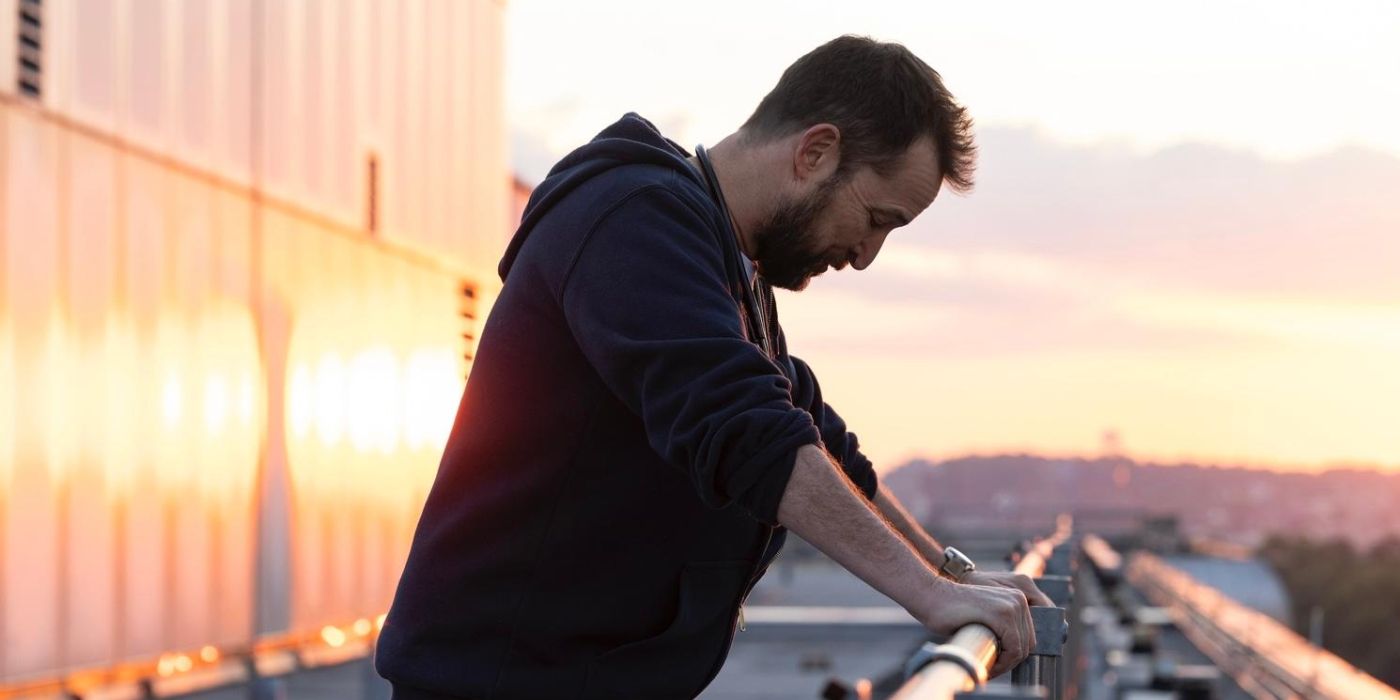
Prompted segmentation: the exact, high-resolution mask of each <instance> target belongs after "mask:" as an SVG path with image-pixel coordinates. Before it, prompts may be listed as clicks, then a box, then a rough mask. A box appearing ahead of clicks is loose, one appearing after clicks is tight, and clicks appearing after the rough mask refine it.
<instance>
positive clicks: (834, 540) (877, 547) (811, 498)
mask: <svg viewBox="0 0 1400 700" xmlns="http://www.w3.org/2000/svg"><path fill="white" fill-rule="evenodd" d="M778 520H779V521H780V522H781V523H782V524H783V525H785V526H786V527H787V528H788V529H789V530H792V531H793V532H795V533H797V535H798V536H800V537H801V538H802V539H804V540H807V541H808V542H810V543H811V544H812V545H813V546H815V547H816V548H817V549H819V550H821V551H822V552H823V553H825V554H826V555H827V556H829V557H831V558H832V559H834V560H836V562H837V563H839V564H841V565H842V566H844V567H846V569H848V570H849V571H850V572H851V573H854V574H855V575H857V576H859V577H860V578H861V579H862V580H864V581H865V582H866V583H868V584H870V585H871V586H872V587H874V588H875V589H876V590H878V591H880V592H881V593H884V594H885V595H887V596H889V597H890V598H891V599H892V600H894V601H895V602H896V603H899V604H900V605H901V606H903V607H904V608H905V609H906V610H909V611H910V613H911V614H913V615H914V616H915V617H916V618H920V617H921V616H922V615H924V614H926V612H927V607H928V605H929V601H930V595H931V594H932V593H933V591H934V590H935V589H937V588H938V587H939V586H940V585H941V584H945V583H946V582H945V581H943V580H942V579H940V578H939V577H938V574H937V572H936V571H934V570H933V569H932V568H930V566H929V564H928V562H927V561H926V558H925V557H924V556H922V555H921V554H920V553H919V552H917V551H915V549H914V548H913V547H912V546H911V545H910V543H909V542H908V541H906V540H905V538H904V537H902V536H901V535H900V534H899V533H898V532H896V531H895V530H894V529H893V528H892V527H891V525H890V524H889V523H888V522H886V520H885V519H884V518H883V517H882V516H881V515H880V513H879V512H877V511H876V509H875V508H874V507H873V506H872V505H871V503H870V502H869V501H868V500H866V499H865V497H864V496H862V495H861V494H860V492H859V491H858V490H857V489H856V487H855V486H854V485H853V484H852V483H851V482H850V480H849V479H848V478H846V475H845V473H843V472H842V471H841V469H840V468H839V467H838V466H836V464H835V463H833V462H832V460H831V458H830V457H829V456H827V454H826V452H825V451H824V450H822V449H821V448H819V447H816V446H813V445H808V446H806V447H802V448H800V449H799V450H798V452H797V463H796V464H795V465H794V466H793V471H792V477H791V478H790V479H789V481H788V485H787V489H786V490H785V491H784V492H783V499H782V501H781V502H780V503H779V506H778Z"/></svg>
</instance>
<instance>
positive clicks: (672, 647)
mask: <svg viewBox="0 0 1400 700" xmlns="http://www.w3.org/2000/svg"><path fill="white" fill-rule="evenodd" d="M752 573H753V562H749V561H717V562H690V563H688V564H686V565H685V567H684V568H683V569H682V570H681V580H680V591H679V602H678V604H677V606H676V617H675V618H674V619H672V620H671V624H670V625H668V626H667V627H666V629H665V630H663V631H662V632H661V633H660V634H658V635H656V636H654V637H648V638H646V639H641V640H638V641H635V642H628V643H627V644H623V645H622V646H619V647H617V648H614V649H610V650H608V651H606V652H604V653H603V654H602V655H601V656H599V657H598V658H596V659H594V660H593V663H591V664H589V666H588V680H587V681H586V682H585V684H584V691H583V694H582V697H583V698H623V697H625V698H693V697H695V696H696V695H698V694H699V693H700V691H701V690H702V689H703V688H704V686H705V685H706V684H708V683H709V681H710V679H711V678H712V677H713V676H714V673H713V672H714V671H716V670H717V669H718V667H719V665H720V664H721V663H722V662H723V658H724V656H725V655H727V654H728V653H729V644H730V642H731V640H732V636H733V633H734V621H735V615H736V612H737V610H738V606H739V597H740V596H741V595H743V593H744V589H745V587H746V585H747V584H748V581H749V576H750V575H752Z"/></svg>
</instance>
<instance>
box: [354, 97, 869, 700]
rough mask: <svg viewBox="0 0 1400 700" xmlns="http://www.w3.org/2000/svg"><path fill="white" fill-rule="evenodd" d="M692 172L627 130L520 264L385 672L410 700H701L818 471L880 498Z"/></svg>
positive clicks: (522, 244) (516, 256)
mask: <svg viewBox="0 0 1400 700" xmlns="http://www.w3.org/2000/svg"><path fill="white" fill-rule="evenodd" d="M687 155H688V154H687V153H686V152H685V150H684V149H682V148H681V147H679V146H677V145H676V144H675V143H673V142H671V141H669V140H667V139H666V138H664V137H663V136H662V135H661V134H660V133H658V132H657V130H656V129H655V127H653V126H652V125H651V124H650V123H649V122H647V121H646V120H644V119H642V118H641V117H638V116H636V115H635V114H628V115H627V116H625V117H623V118H622V120H620V121H619V122H617V123H616V124H614V125H612V126H610V127H608V128H607V129H606V130H605V131H603V132H602V133H601V134H599V135H598V136H597V138H595V139H594V140H593V141H592V142H590V143H589V144H587V145H585V146H583V147H582V148H580V149H578V150H576V151H574V152H573V153H572V154H570V155H569V156H567V157H566V158H564V160H562V161H560V163H559V164H558V165H556V166H555V167H554V169H553V170H552V171H551V172H550V174H549V177H548V178H547V179H546V180H545V181H544V182H543V183H541V184H540V186H539V187H538V188H537V189H536V190H535V192H534V195H533V196H532V197H531V198H530V203H529V206H528V207H527V209H526V213H525V217H524V220H523V221H522V223H521V226H520V229H519V231H518V232H517V233H516V234H515V238H514V239H513V240H512V242H511V244H510V247H509V248H508V250H507V251H506V254H505V257H504V259H503V260H502V261H501V264H500V273H501V277H502V279H503V280H504V282H505V286H504V288H503V289H502V292H501V295H500V297H499V298H498V299H497V301H496V304H495V307H494V308H493V309H492V311H491V314H490V317H489V320H488V321H487V323H486V327H485V329H484V330H483V333H482V337H481V343H480V346H479V348H478V352H477V356H476V359H475V364H474V366H473V368H472V374H471V379H470V381H469V382H468V384H467V388H466V392H465V394H464V396H463V399H462V403H461V406H460V408H459V410H458V414H457V419H456V422H455V424H454V425H453V429H452V434H451V437H450V438H449V440H448V443H447V449H446V451H445V453H444V455H443V458H442V463H441V465H440V466H439V468H438V474H437V480H436V481H435V483H434V484H433V488H432V491H431V493H430V494H429V495H428V500H427V503H426V505H425V506H424V509H423V514H422V517H421V519H420V520H419V523H418V529H417V532H416V534H415V536H414V539H413V546H412V549H411V551H410V553H409V557H408V562H407V564H406V566H405V569H404V572H403V576H402V578H401V579H400V581H399V587H398V592H397V594H396V596H395V598H394V604H393V607H392V609H391V610H390V612H389V616H388V619H387V621H386V623H385V626H384V630H383V632H382V635H381V637H380V641H379V647H378V650H377V653H376V659H375V663H376V666H377V668H378V670H379V672H380V673H381V674H382V675H383V676H384V677H385V678H387V679H389V680H390V681H391V682H392V683H393V684H394V696H395V698H399V699H400V700H412V699H415V698H493V699H502V700H503V699H506V698H565V697H567V698H689V697H694V696H695V695H697V694H698V693H699V692H700V691H701V689H703V688H704V687H705V686H706V685H707V684H708V683H709V682H710V680H711V679H712V678H714V676H715V674H716V673H718V671H719V667H720V665H721V664H722V663H723V662H724V658H725V656H726V655H727V654H728V651H729V645H730V643H731V642H732V639H733V635H734V625H735V619H736V616H737V614H738V610H739V607H740V606H741V605H742V603H743V598H744V597H745V596H746V595H747V594H748V591H749V589H750V587H751V586H752V585H753V583H754V582H756V581H757V580H758V577H760V576H761V575H762V574H763V571H764V569H765V568H766V567H767V565H768V563H769V561H771V560H772V558H773V556H775V555H776V554H777V551H778V549H779V548H780V547H781V545H782V541H783V536H784V531H783V530H782V528H780V527H776V520H777V510H778V502H779V501H780V500H781V498H782V494H783V490H784V488H785V487H786V485H787V481H788V477H789V476H790V475H791V473H792V468H793V460H794V455H795V453H796V450H797V449H798V448H799V447H801V446H803V445H810V444H822V445H824V446H825V447H826V448H827V449H828V450H829V451H830V452H831V453H832V455H834V456H835V457H836V458H837V460H838V461H840V462H841V464H842V466H843V468H844V469H845V470H846V472H847V473H848V474H849V475H850V476H851V478H852V480H853V481H854V482H855V483H856V484H857V485H858V486H859V487H860V488H861V489H862V490H863V491H864V492H865V493H866V494H867V495H870V496H873V494H874V490H875V488H876V482H875V475H874V473H873V472H872V471H871V468H870V462H869V460H867V459H866V458H865V457H863V456H862V455H861V454H860V452H859V450H858V447H857V443H856V439H855V436H854V435H851V434H849V433H847V431H846V426H845V424H844V423H843V422H842V421H841V419H840V418H839V417H838V416H837V415H836V413H835V412H833V411H832V410H831V408H830V407H828V406H827V405H826V404H825V403H823V402H822V399H821V391H820V389H819V388H818V386H817V382H816V380H815V378H814V377H813V376H812V372H811V370H810V369H808V367H807V366H806V365H805V364H803V363H802V362H801V361H800V360H798V359H797V358H794V357H791V356H790V355H788V353H787V349H786V347H785V345H786V344H785V342H784V340H783V338H782V336H781V333H780V332H779V333H778V334H777V336H776V337H777V339H778V342H777V344H776V348H775V354H776V355H777V357H775V358H771V359H770V358H769V357H768V356H767V355H766V354H765V352H764V351H763V349H762V348H761V347H759V346H757V345H756V344H755V343H753V342H751V341H750V339H749V337H748V334H747V333H746V330H745V328H746V326H745V324H744V315H743V311H742V309H743V308H745V307H744V304H743V301H744V299H745V296H744V295H745V294H748V293H749V292H748V289H749V287H748V284H747V282H746V279H745V272H744V268H743V265H742V258H741V257H739V256H740V252H739V248H738V245H737V241H736V239H735V236H734V234H733V231H732V229H731V228H730V226H729V222H728V221H727V220H726V219H725V217H724V216H723V215H722V213H721V210H720V208H719V206H718V205H717V204H716V202H715V201H714V200H713V199H712V197H711V196H710V194H709V191H708V189H707V188H706V185H705V182H704V180H703V179H702V177H701V175H700V173H698V172H697V171H696V170H695V169H694V168H692V167H691V166H690V164H689V163H688V162H686V160H685V158H686V157H687Z"/></svg>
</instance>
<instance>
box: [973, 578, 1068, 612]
mask: <svg viewBox="0 0 1400 700" xmlns="http://www.w3.org/2000/svg"><path fill="white" fill-rule="evenodd" d="M962 582H963V583H965V584H969V585H973V586H1001V587H1003V588H1014V589H1016V590H1018V591H1020V592H1021V593H1022V594H1024V595H1025V596H1026V600H1027V601H1028V602H1029V603H1030V604H1031V605H1034V606H1036V607H1045V608H1053V607H1055V603H1054V602H1053V601H1051V600H1050V597H1049V596H1047V595H1045V594H1044V593H1043V592H1041V590H1040V589H1039V588H1037V587H1036V585H1035V581H1034V580H1033V579H1032V578H1031V577H1029V576H1027V575H1025V574H1017V573H1012V572H1010V571H973V572H971V573H969V574H968V575H967V576H966V577H965V578H964V579H963V580H962Z"/></svg>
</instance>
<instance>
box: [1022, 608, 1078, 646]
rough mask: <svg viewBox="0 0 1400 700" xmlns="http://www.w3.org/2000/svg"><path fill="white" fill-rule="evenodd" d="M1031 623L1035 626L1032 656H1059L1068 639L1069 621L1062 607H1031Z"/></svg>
mask: <svg viewBox="0 0 1400 700" xmlns="http://www.w3.org/2000/svg"><path fill="white" fill-rule="evenodd" d="M1031 624H1032V625H1034V626H1035V648H1034V649H1032V650H1031V655H1032V656H1059V655H1060V653H1061V652H1062V651H1064V648H1065V642H1067V641H1069V623H1068V622H1066V621H1065V609H1064V608H1031Z"/></svg>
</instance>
